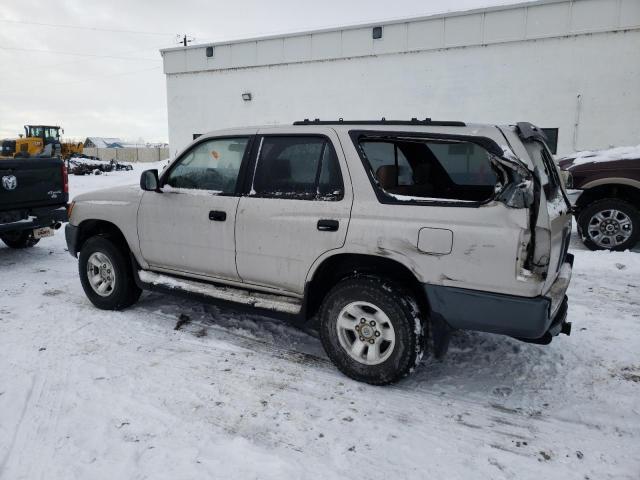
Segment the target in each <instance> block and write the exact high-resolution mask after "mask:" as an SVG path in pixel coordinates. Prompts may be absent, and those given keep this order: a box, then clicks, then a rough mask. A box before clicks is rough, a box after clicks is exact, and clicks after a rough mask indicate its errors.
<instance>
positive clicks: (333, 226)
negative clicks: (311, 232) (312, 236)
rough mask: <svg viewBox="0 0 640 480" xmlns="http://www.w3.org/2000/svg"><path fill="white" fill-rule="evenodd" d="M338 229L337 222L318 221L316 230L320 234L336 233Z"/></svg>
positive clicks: (338, 224)
mask: <svg viewBox="0 0 640 480" xmlns="http://www.w3.org/2000/svg"><path fill="white" fill-rule="evenodd" d="M339 227H340V222H338V220H318V230H320V231H321V232H337V231H338V228H339Z"/></svg>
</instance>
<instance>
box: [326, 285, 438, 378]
mask: <svg viewBox="0 0 640 480" xmlns="http://www.w3.org/2000/svg"><path fill="white" fill-rule="evenodd" d="M320 337H321V339H322V344H323V346H324V349H325V351H326V352H327V355H328V356H329V358H330V359H331V360H332V361H333V363H334V364H335V365H336V366H337V367H338V369H340V371H341V372H342V373H344V374H345V375H347V376H348V377H351V378H353V379H354V380H358V381H361V382H366V383H370V384H373V385H385V384H389V383H393V382H395V381H398V380H399V379H401V378H402V377H404V376H406V375H407V374H409V373H410V372H411V371H412V370H413V369H414V368H415V367H416V366H417V365H418V363H420V359H421V358H422V354H423V351H424V347H425V341H424V324H423V321H422V319H421V318H420V313H419V311H418V307H417V304H416V302H415V299H414V298H413V296H412V295H411V293H409V292H408V291H407V290H406V289H405V288H403V287H401V286H400V285H398V284H396V283H394V282H392V281H389V280H386V279H382V278H377V277H358V278H350V279H346V280H343V281H341V282H340V283H339V284H337V285H336V286H335V287H334V288H333V289H332V290H331V291H330V292H329V293H328V294H327V296H326V297H325V299H324V301H323V303H322V305H321V307H320Z"/></svg>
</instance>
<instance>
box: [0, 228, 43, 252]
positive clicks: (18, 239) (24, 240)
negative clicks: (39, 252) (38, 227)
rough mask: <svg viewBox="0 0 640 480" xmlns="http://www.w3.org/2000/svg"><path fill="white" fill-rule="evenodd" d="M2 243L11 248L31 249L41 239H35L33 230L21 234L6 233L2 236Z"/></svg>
mask: <svg viewBox="0 0 640 480" xmlns="http://www.w3.org/2000/svg"><path fill="white" fill-rule="evenodd" d="M0 238H1V239H2V241H3V242H4V243H5V244H6V245H7V247H11V248H31V247H33V246H34V245H35V244H36V243H38V242H39V241H40V239H39V238H34V237H33V232H32V231H31V230H24V231H21V232H5V233H3V234H2V235H0Z"/></svg>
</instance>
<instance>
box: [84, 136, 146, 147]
mask: <svg viewBox="0 0 640 480" xmlns="http://www.w3.org/2000/svg"><path fill="white" fill-rule="evenodd" d="M89 142H91V143H92V144H93V145H94V147H95V148H146V147H148V145H147V144H146V143H136V142H128V141H126V140H122V139H120V138H117V137H87V139H86V140H85V141H84V146H85V147H87V144H88V143H89Z"/></svg>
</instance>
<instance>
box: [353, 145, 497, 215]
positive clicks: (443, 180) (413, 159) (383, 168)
mask: <svg viewBox="0 0 640 480" xmlns="http://www.w3.org/2000/svg"><path fill="white" fill-rule="evenodd" d="M359 145H360V150H361V153H362V154H363V156H364V158H365V160H366V162H367V163H368V165H369V167H370V169H371V174H372V176H373V177H374V178H375V179H376V180H377V182H378V184H379V186H380V187H381V188H382V189H383V190H384V192H385V193H387V194H388V195H390V196H392V197H396V198H398V199H400V200H403V199H406V198H408V199H417V200H421V199H434V200H438V199H442V200H460V201H469V202H481V201H486V200H488V199H490V198H491V197H492V195H493V192H494V189H495V185H496V183H497V175H496V173H495V171H494V169H493V166H492V163H491V158H490V156H489V153H488V152H487V151H486V150H485V149H484V148H483V147H481V146H479V145H476V144H474V143H471V142H458V141H440V140H430V139H420V138H405V137H403V138H389V137H385V138H366V137H365V138H361V139H360V142H359ZM405 197H406V198H405Z"/></svg>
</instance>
